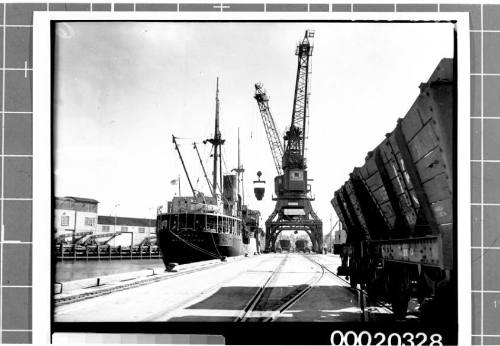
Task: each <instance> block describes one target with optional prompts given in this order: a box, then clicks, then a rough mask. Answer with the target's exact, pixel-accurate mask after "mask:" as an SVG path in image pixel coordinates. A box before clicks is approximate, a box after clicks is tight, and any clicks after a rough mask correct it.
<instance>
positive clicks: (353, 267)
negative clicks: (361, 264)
mask: <svg viewBox="0 0 500 346" xmlns="http://www.w3.org/2000/svg"><path fill="white" fill-rule="evenodd" d="M358 276H359V273H358V264H357V262H356V261H355V260H354V259H352V258H350V259H349V283H350V284H351V288H356V287H357V286H358Z"/></svg>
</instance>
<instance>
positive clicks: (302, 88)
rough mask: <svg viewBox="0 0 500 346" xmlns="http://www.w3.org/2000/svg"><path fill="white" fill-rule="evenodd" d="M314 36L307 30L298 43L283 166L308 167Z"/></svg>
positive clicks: (312, 32)
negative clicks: (306, 144) (293, 91)
mask: <svg viewBox="0 0 500 346" xmlns="http://www.w3.org/2000/svg"><path fill="white" fill-rule="evenodd" d="M313 37H314V31H312V30H306V32H305V35H304V38H303V39H302V41H301V42H300V43H299V44H298V45H297V49H296V51H295V55H297V57H298V58H297V77H296V80H295V94H294V100H293V111H292V122H291V125H290V129H289V130H288V131H287V132H286V135H285V141H286V148H285V156H284V157H283V168H285V167H289V168H300V169H305V168H306V162H305V157H304V154H305V133H306V123H307V122H306V119H307V116H308V114H307V111H308V102H309V90H308V87H309V74H310V59H309V58H310V56H311V55H312V51H313V45H312V42H311V41H310V40H309V39H310V38H313Z"/></svg>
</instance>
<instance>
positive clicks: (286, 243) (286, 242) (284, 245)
mask: <svg viewBox="0 0 500 346" xmlns="http://www.w3.org/2000/svg"><path fill="white" fill-rule="evenodd" d="M290 246H291V243H290V239H280V247H281V250H282V251H290Z"/></svg>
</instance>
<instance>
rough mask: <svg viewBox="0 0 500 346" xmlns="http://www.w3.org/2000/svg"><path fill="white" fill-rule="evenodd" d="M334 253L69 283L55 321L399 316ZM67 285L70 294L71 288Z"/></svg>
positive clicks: (157, 270) (240, 259) (365, 319)
mask: <svg viewBox="0 0 500 346" xmlns="http://www.w3.org/2000/svg"><path fill="white" fill-rule="evenodd" d="M339 265H340V259H339V258H338V257H337V256H332V255H318V254H308V255H306V254H299V253H278V254H262V255H257V256H250V257H234V258H233V257H230V258H228V259H227V261H226V262H221V261H218V260H212V261H204V262H197V263H190V264H186V265H180V266H178V267H176V269H177V272H164V271H163V270H162V268H152V269H150V270H144V271H141V272H135V274H134V275H130V274H129V275H128V276H127V274H126V273H125V274H120V275H114V276H110V277H109V276H108V277H103V278H101V280H100V282H95V281H93V280H95V279H96V278H92V279H86V281H85V280H79V281H80V282H79V283H78V284H75V283H76V282H68V283H63V284H62V286H63V289H62V291H61V293H60V294H56V296H55V316H54V318H55V322H101V321H113V322H136V321H179V322H191V321H197V322H214V321H216V322H229V321H233V322H246V321H279V322H284V321H302V322H303V321H308V322H316V321H325V322H341V321H342V322H368V321H386V320H391V319H392V318H393V315H392V311H391V310H390V306H387V305H385V304H380V303H379V302H370V299H368V298H367V296H366V293H364V292H363V291H362V290H359V289H352V288H351V287H350V286H349V283H348V282H347V281H345V280H344V279H343V278H341V277H338V276H337V275H336V274H335V273H336V270H337V267H338V266H339ZM65 289H66V291H65Z"/></svg>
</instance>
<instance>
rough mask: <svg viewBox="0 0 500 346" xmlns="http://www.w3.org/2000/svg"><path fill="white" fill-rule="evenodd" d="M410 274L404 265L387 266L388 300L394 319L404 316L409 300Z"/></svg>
mask: <svg viewBox="0 0 500 346" xmlns="http://www.w3.org/2000/svg"><path fill="white" fill-rule="evenodd" d="M409 290H410V275H409V272H408V269H407V268H406V266H398V265H393V266H391V267H389V300H390V302H391V304H392V311H393V312H394V315H395V317H396V319H402V318H404V317H405V316H406V311H407V310H408V302H409V301H410V294H409Z"/></svg>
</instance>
